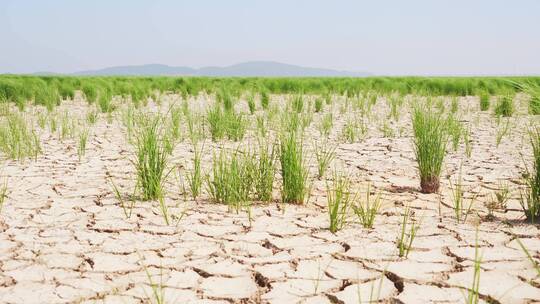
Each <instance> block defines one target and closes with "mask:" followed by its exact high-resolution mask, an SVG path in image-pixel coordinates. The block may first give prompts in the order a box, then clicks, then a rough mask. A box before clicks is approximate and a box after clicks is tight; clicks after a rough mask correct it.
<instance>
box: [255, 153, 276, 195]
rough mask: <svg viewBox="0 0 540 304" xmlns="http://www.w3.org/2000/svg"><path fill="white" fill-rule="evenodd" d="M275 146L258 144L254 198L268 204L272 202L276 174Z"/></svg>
mask: <svg viewBox="0 0 540 304" xmlns="http://www.w3.org/2000/svg"><path fill="white" fill-rule="evenodd" d="M275 153H276V146H274V145H271V144H268V143H260V144H259V150H258V155H257V160H256V163H255V164H254V169H255V174H254V178H255V183H254V188H255V189H254V190H255V197H256V199H258V200H260V201H263V202H269V201H270V200H272V190H273V185H274V178H275V173H276V154H275Z"/></svg>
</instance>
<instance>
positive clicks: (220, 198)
mask: <svg viewBox="0 0 540 304" xmlns="http://www.w3.org/2000/svg"><path fill="white" fill-rule="evenodd" d="M253 166H254V164H253V161H252V155H250V154H244V153H242V152H240V151H234V152H232V153H227V152H225V151H224V150H222V151H221V152H220V154H219V156H216V155H214V159H213V162H212V171H211V172H210V174H209V175H208V176H207V180H206V186H207V191H208V193H209V194H210V197H211V198H212V200H213V201H214V202H216V203H222V204H226V205H227V206H228V207H229V210H231V211H232V210H234V211H236V212H237V213H238V212H239V211H240V210H242V209H243V208H244V207H246V205H247V204H248V203H249V202H250V194H251V193H252V189H253V181H254V169H253Z"/></svg>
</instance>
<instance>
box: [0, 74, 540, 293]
mask: <svg viewBox="0 0 540 304" xmlns="http://www.w3.org/2000/svg"><path fill="white" fill-rule="evenodd" d="M539 114H540V77H513V78H504V77H492V78H490V77H482V78H422V77H394V78H392V77H387V78H383V77H367V78H204V77H193V78H189V77H186V78H178V77H144V78H143V77H37V76H36V77H31V76H10V75H4V76H0V156H1V159H2V165H1V169H0V302H1V303H371V302H382V303H425V302H429V301H432V302H436V303H533V302H535V301H539V299H540V264H539V262H540V229H539V228H540V227H539V225H538V223H539V222H540V125H539V122H540V121H539V117H538V115H539ZM535 303H536V302H535Z"/></svg>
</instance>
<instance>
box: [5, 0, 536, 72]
mask: <svg viewBox="0 0 540 304" xmlns="http://www.w3.org/2000/svg"><path fill="white" fill-rule="evenodd" d="M253 60H270V61H278V62H283V63H290V64H297V65H303V66H310V67H321V68H332V69H340V70H349V71H367V72H371V73H374V74H382V75H471V74H473V75H474V74H476V75H484V74H494V75H500V74H540V0H514V1H511V0H394V1H391V0H377V1H376V0H372V1H360V0H347V1H346V0H334V1H331V0H324V1H323V0H296V1H295V0H268V1H260V0H228V1H225V0H215V1H210V0H193V1H174V0H170V1H165V0H162V1H159V0H158V1H150V0H148V1H143V0H92V1H74V0H47V1H45V0H0V73H29V72H37V71H52V72H74V71H79V70H87V69H97V68H103V67H109V66H116V65H135V64H146V63H162V64H168V65H174V66H191V67H201V66H209V65H217V66H225V65H230V64H235V63H239V62H244V61H253Z"/></svg>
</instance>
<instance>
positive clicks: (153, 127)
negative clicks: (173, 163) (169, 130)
mask: <svg viewBox="0 0 540 304" xmlns="http://www.w3.org/2000/svg"><path fill="white" fill-rule="evenodd" d="M136 128H137V129H136V130H135V134H134V136H135V158H134V160H133V161H132V162H133V165H134V166H135V170H136V173H137V185H138V187H139V189H140V190H141V195H142V199H144V200H155V199H159V198H162V197H163V194H164V191H163V182H164V180H165V178H166V176H167V175H168V173H169V172H167V166H168V161H169V159H168V153H167V151H166V148H165V142H164V133H163V129H162V117H161V116H160V115H152V114H141V115H140V116H139V117H138V122H137V127H136Z"/></svg>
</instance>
